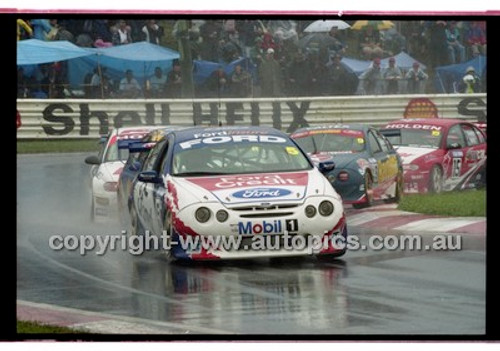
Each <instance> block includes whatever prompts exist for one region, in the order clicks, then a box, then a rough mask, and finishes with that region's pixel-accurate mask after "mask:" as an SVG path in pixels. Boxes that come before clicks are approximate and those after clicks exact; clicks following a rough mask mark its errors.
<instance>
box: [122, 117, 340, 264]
mask: <svg viewBox="0 0 500 351" xmlns="http://www.w3.org/2000/svg"><path fill="white" fill-rule="evenodd" d="M145 144H147V140H145ZM143 146H144V145H143ZM143 146H140V145H139V149H140V148H141V147H143ZM133 148H134V147H133V146H131V148H130V151H131V153H134V150H133ZM144 149H145V148H144ZM128 165H130V167H131V169H127V166H126V167H125V169H124V171H123V172H122V175H123V176H122V178H121V183H122V188H121V189H123V192H122V191H121V194H122V200H121V201H122V206H123V207H125V208H126V209H127V210H128V213H129V217H130V234H131V235H134V236H135V235H145V233H146V232H148V233H149V234H152V235H156V236H161V235H164V234H167V235H166V236H168V237H169V238H170V239H171V245H169V246H168V247H167V248H165V249H164V251H165V253H166V254H167V255H168V257H170V258H174V259H190V260H217V259H241V258H251V257H270V256H274V257H283V256H300V255H319V256H327V257H336V256H340V255H342V254H343V253H344V252H345V246H342V242H343V243H345V240H346V237H347V226H346V223H345V216H344V210H343V205H342V199H341V197H340V196H339V195H338V194H337V192H336V191H335V189H334V188H333V187H332V186H331V184H330V183H329V182H328V180H327V179H326V178H325V177H324V175H323V174H322V172H327V171H329V170H331V169H332V168H333V166H334V165H333V163H332V162H325V163H321V164H319V165H318V167H314V164H313V163H312V162H311V161H310V159H309V158H308V157H307V155H306V154H305V153H304V152H303V151H302V150H300V148H298V147H297V144H296V143H295V142H294V141H293V140H292V139H291V138H290V137H289V136H288V135H286V134H285V133H282V132H280V131H278V130H276V129H273V128H264V127H215V128H187V129H182V130H173V131H169V132H168V133H166V134H163V135H162V136H161V137H160V138H159V140H157V141H156V142H155V143H154V146H153V147H152V148H151V149H150V150H149V151H147V152H143V153H139V155H138V156H135V160H134V159H133V158H132V159H129V162H128ZM138 169H140V170H138ZM126 189H129V190H126ZM313 239H314V240H316V241H314V242H313ZM261 240H264V241H265V242H264V243H263V242H260V241H261ZM338 240H340V243H339V241H338ZM259 243H260V244H259ZM294 243H295V244H297V243H299V244H300V243H303V244H305V246H304V245H294ZM186 244H187V245H186ZM255 244H259V245H255ZM309 244H313V245H309ZM338 244H340V245H338Z"/></svg>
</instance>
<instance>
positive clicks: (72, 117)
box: [17, 94, 486, 139]
mask: <svg viewBox="0 0 500 351" xmlns="http://www.w3.org/2000/svg"><path fill="white" fill-rule="evenodd" d="M17 109H18V111H19V112H20V114H21V119H22V127H21V128H19V129H18V131H17V137H18V138H19V139H31V138H96V137H98V136H99V135H103V134H107V133H108V131H109V130H110V129H111V128H113V127H120V126H128V125H178V126H193V125H204V126H208V125H242V126H243V125H247V126H248V125H262V126H273V127H275V128H278V129H282V130H283V131H288V132H291V131H293V130H295V129H297V128H299V127H302V126H306V125H310V126H317V125H324V124H335V123H343V124H348V123H365V124H370V125H374V126H381V125H383V124H385V123H386V122H388V121H391V120H395V119H399V118H403V117H408V118H413V117H440V118H461V119H464V120H470V121H476V122H477V121H480V122H486V94H439V95H379V96H335V97H294V98H258V99H176V100H167V99H133V100H131V99H126V100H122V99H106V100H101V99H18V100H17Z"/></svg>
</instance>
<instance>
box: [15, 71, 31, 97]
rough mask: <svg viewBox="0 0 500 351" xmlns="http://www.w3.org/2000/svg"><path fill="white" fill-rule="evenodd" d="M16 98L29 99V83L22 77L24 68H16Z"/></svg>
mask: <svg viewBox="0 0 500 351" xmlns="http://www.w3.org/2000/svg"><path fill="white" fill-rule="evenodd" d="M17 97H18V98H21V99H22V98H27V97H29V81H28V79H27V78H26V76H25V75H24V68H23V67H18V68H17Z"/></svg>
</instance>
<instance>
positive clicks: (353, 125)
mask: <svg viewBox="0 0 500 351" xmlns="http://www.w3.org/2000/svg"><path fill="white" fill-rule="evenodd" d="M368 128H369V126H368V125H366V124H361V123H350V124H329V125H324V126H317V127H316V126H315V127H306V128H300V129H297V130H296V131H295V132H293V133H292V135H294V134H299V133H303V132H310V131H318V130H331V129H346V130H358V131H363V132H366V131H367V130H368Z"/></svg>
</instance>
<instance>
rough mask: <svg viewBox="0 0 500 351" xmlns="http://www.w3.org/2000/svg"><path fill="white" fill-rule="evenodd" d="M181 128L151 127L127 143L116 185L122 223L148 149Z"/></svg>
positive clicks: (124, 222) (124, 221)
mask: <svg viewBox="0 0 500 351" xmlns="http://www.w3.org/2000/svg"><path fill="white" fill-rule="evenodd" d="M182 128H183V127H177V126H169V127H161V128H158V129H153V130H152V131H150V132H149V133H148V134H146V135H145V136H144V137H143V138H141V139H139V140H137V139H134V140H133V141H131V142H130V143H128V145H127V147H128V158H127V161H126V162H125V165H124V166H123V169H122V171H121V172H120V175H119V177H118V185H117V198H118V211H119V215H120V220H121V222H122V224H126V212H127V211H128V210H127V199H128V197H129V196H130V192H131V190H132V185H133V182H134V180H135V178H136V176H137V174H138V173H139V172H140V171H141V170H142V167H143V165H144V161H145V160H146V158H147V156H148V154H149V151H150V150H151V149H152V148H153V146H155V145H156V143H157V142H159V141H161V140H163V139H165V136H166V135H167V134H168V132H170V131H172V130H179V129H182Z"/></svg>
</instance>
